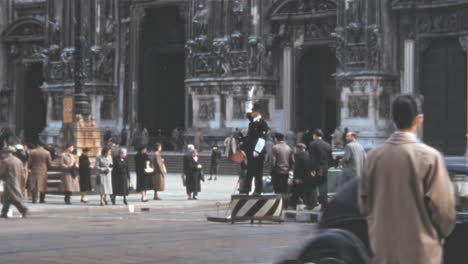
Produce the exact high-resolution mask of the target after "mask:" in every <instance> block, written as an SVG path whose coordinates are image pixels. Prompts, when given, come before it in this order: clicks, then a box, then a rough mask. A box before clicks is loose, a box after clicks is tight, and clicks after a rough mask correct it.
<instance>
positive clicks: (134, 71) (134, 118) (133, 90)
mask: <svg viewBox="0 0 468 264" xmlns="http://www.w3.org/2000/svg"><path fill="white" fill-rule="evenodd" d="M145 13H146V12H145V9H144V8H143V7H136V6H132V11H131V20H130V23H131V24H130V34H131V35H130V87H129V88H130V93H129V94H130V100H129V107H128V109H129V111H128V115H129V116H128V120H129V121H130V133H133V132H134V131H135V130H136V128H137V127H138V75H139V71H138V61H139V60H138V58H139V46H140V36H141V23H142V20H143V18H144V16H145ZM131 136H133V134H131Z"/></svg>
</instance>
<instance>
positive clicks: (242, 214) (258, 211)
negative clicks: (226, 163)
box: [207, 194, 283, 224]
mask: <svg viewBox="0 0 468 264" xmlns="http://www.w3.org/2000/svg"><path fill="white" fill-rule="evenodd" d="M230 209H231V210H230V212H229V213H230V215H229V216H228V217H225V218H223V217H208V218H207V220H208V221H212V222H225V223H229V222H230V223H232V224H234V223H235V222H240V221H248V220H250V221H251V223H253V222H254V220H258V221H260V222H262V221H276V222H281V213H282V211H283V200H282V196H281V195H276V194H274V195H242V194H241V195H232V196H231V204H230Z"/></svg>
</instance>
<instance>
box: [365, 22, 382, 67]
mask: <svg viewBox="0 0 468 264" xmlns="http://www.w3.org/2000/svg"><path fill="white" fill-rule="evenodd" d="M368 31H369V34H368V43H369V52H368V54H369V57H368V62H369V68H370V69H378V67H379V63H380V49H381V37H380V27H379V26H377V25H370V26H369V27H368Z"/></svg>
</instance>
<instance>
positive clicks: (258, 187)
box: [241, 103, 270, 194]
mask: <svg viewBox="0 0 468 264" xmlns="http://www.w3.org/2000/svg"><path fill="white" fill-rule="evenodd" d="M260 111H261V105H260V104H259V103H255V104H254V105H253V107H252V114H251V118H252V121H251V122H250V123H249V130H248V132H247V137H246V143H245V144H244V145H245V146H244V149H245V152H246V155H247V175H246V179H245V181H244V184H243V187H242V191H241V193H244V194H248V193H249V192H250V190H251V188H252V179H253V178H255V191H254V194H261V193H262V187H263V163H264V161H265V152H266V151H265V143H266V137H267V134H268V130H269V129H270V128H269V127H268V124H267V122H265V120H263V118H262V115H261V114H260Z"/></svg>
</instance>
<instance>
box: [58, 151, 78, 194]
mask: <svg viewBox="0 0 468 264" xmlns="http://www.w3.org/2000/svg"><path fill="white" fill-rule="evenodd" d="M75 164H76V161H75V157H74V156H73V154H71V153H68V152H64V153H63V154H62V155H61V156H60V167H61V168H62V185H61V186H60V187H61V188H60V189H61V190H62V191H63V192H79V191H80V183H79V181H78V179H79V178H78V177H79V176H75V177H73V175H72V170H73V169H74V167H75ZM77 174H78V173H77Z"/></svg>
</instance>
